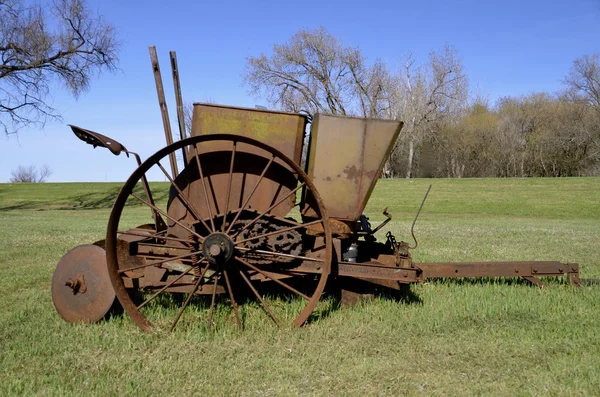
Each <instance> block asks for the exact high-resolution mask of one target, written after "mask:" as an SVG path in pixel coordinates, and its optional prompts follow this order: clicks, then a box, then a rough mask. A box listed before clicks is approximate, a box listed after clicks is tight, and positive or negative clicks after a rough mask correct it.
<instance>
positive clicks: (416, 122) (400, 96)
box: [389, 46, 468, 178]
mask: <svg viewBox="0 0 600 397" xmlns="http://www.w3.org/2000/svg"><path fill="white" fill-rule="evenodd" d="M391 91H392V93H393V95H392V100H391V103H392V106H391V108H390V112H391V114H390V115H389V116H390V118H393V119H397V120H403V121H404V128H403V130H402V140H399V142H398V143H397V144H396V147H395V148H394V150H397V149H398V145H400V144H401V143H403V142H406V141H407V142H408V159H407V167H406V177H407V178H410V177H412V175H413V162H414V156H415V148H416V146H417V145H418V144H419V143H420V142H421V141H422V140H423V138H425V137H430V136H431V135H432V134H433V133H434V131H435V126H436V124H437V123H439V122H441V121H442V120H444V119H448V118H450V117H458V116H459V115H460V113H461V111H462V110H464V108H465V106H466V104H467V99H468V80H467V76H466V74H465V73H464V72H463V66H462V61H461V60H460V58H459V57H458V54H457V51H456V49H455V48H454V47H452V46H445V47H444V49H443V50H442V51H441V52H431V53H430V54H429V62H428V63H427V64H424V65H416V64H415V59H414V58H413V57H412V54H411V55H409V56H408V57H407V58H406V61H405V63H404V65H403V68H402V70H401V71H400V72H399V73H398V74H397V75H396V76H395V77H394V80H393V86H392V88H391ZM393 157H394V156H393Z"/></svg>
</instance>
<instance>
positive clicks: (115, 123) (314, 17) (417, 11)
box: [0, 0, 600, 183]
mask: <svg viewBox="0 0 600 397" xmlns="http://www.w3.org/2000/svg"><path fill="white" fill-rule="evenodd" d="M90 4H91V6H92V8H93V9H95V10H97V11H98V12H99V13H100V14H102V15H104V16H105V17H106V18H107V19H108V20H110V21H111V22H113V23H114V24H115V25H116V27H117V29H118V34H119V36H120V38H121V40H122V41H123V46H122V52H121V55H120V63H119V67H120V69H121V70H120V71H119V72H117V73H116V74H114V75H112V74H103V75H101V76H100V77H99V78H98V79H96V80H95V81H93V83H92V86H91V89H90V91H89V92H87V93H84V94H83V95H82V96H81V97H80V98H78V99H77V100H75V99H74V98H72V97H70V96H69V95H68V94H67V93H66V92H63V91H61V90H60V87H57V89H55V90H54V91H53V97H52V98H51V101H52V104H53V106H54V107H56V108H57V109H58V110H59V111H60V112H61V114H62V116H63V118H64V123H52V124H47V125H46V127H45V128H44V129H43V130H39V129H35V128H32V129H24V130H22V131H21V133H20V134H19V135H18V136H11V137H10V138H5V137H0V183H1V182H7V181H8V179H9V177H10V171H11V169H13V168H15V167H16V166H18V165H20V164H22V165H30V164H34V165H41V164H44V163H46V164H48V165H49V166H50V168H51V169H52V170H53V174H52V176H51V177H50V179H49V180H50V181H52V182H74V181H78V182H79V181H100V182H103V181H124V180H125V179H126V178H127V177H128V176H129V174H130V173H131V172H132V171H133V169H134V165H135V164H134V162H133V160H131V159H127V158H125V157H115V156H113V155H112V154H110V153H109V152H108V151H106V150H101V149H96V150H93V149H92V147H91V146H87V145H85V144H83V143H82V142H81V141H79V140H78V139H77V138H76V137H75V136H74V135H73V134H72V133H71V132H70V129H69V128H68V127H67V126H66V124H75V125H79V126H81V127H84V128H88V129H91V130H95V131H98V132H101V133H104V134H105V135H108V136H111V137H112V138H115V139H117V140H118V141H120V142H121V143H123V144H124V145H125V146H126V147H127V148H128V149H130V150H133V151H137V152H139V153H140V155H142V157H143V158H145V157H147V156H149V155H151V154H152V153H154V152H155V151H156V150H158V149H160V148H161V147H163V146H164V136H163V132H162V131H163V130H162V121H161V117H160V112H159V108H158V103H157V99H156V89H155V86H154V79H153V75H152V70H151V67H150V61H149V55H148V46H149V45H155V46H156V47H157V49H158V53H159V57H160V62H161V68H162V71H163V80H164V82H165V86H166V89H167V100H168V101H169V106H170V113H171V122H172V123H173V127H174V131H176V130H177V129H176V127H175V123H176V114H175V111H174V110H175V107H174V99H173V94H172V87H171V76H170V67H169V58H168V52H169V51H170V50H175V51H177V57H178V63H179V68H180V75H181V80H182V91H183V97H184V100H185V101H186V102H188V101H189V102H191V101H203V100H207V99H210V100H211V101H214V102H216V103H222V104H228V105H238V106H250V107H253V106H254V105H255V104H264V102H263V101H261V100H259V99H254V98H252V97H251V96H250V95H248V93H247V88H246V87H244V86H243V82H242V78H241V76H240V75H241V73H242V72H243V69H244V66H245V58H246V57H247V56H251V55H259V54H260V53H263V52H264V53H267V54H268V53H269V52H270V49H271V48H272V46H273V44H275V43H283V42H286V41H287V40H288V39H289V38H290V37H291V36H292V35H293V34H294V33H295V32H297V31H298V30H299V29H301V28H309V29H310V28H316V27H319V26H324V27H325V28H326V29H327V30H329V32H330V33H332V34H333V35H334V36H336V37H337V38H339V39H341V40H342V41H343V43H344V44H346V45H352V46H358V47H359V48H360V49H361V50H362V51H363V53H364V54H365V55H366V56H367V57H368V58H369V59H374V58H382V59H384V60H385V61H386V62H387V63H388V64H389V65H390V67H391V68H392V69H394V68H397V67H398V66H399V65H400V61H401V59H402V58H403V56H405V55H406V54H407V53H409V52H412V53H413V54H414V56H415V57H416V58H417V59H418V61H420V62H424V61H425V60H426V57H427V54H428V53H429V52H430V51H432V50H439V49H441V48H442V47H443V46H444V45H445V44H451V45H454V46H455V47H456V48H457V50H458V52H459V54H460V56H461V58H462V60H463V63H464V66H465V69H466V72H467V74H468V76H469V80H470V84H471V88H472V89H473V90H474V89H475V88H478V89H479V91H480V92H482V93H484V94H487V95H489V97H490V99H491V101H492V103H493V102H494V101H495V100H496V99H497V98H499V97H502V96H518V95H522V94H528V93H531V92H536V91H548V92H555V91H557V90H559V89H560V88H561V84H560V80H561V79H562V78H563V77H564V76H565V75H566V74H567V73H568V70H569V68H570V66H571V64H572V62H573V60H574V59H575V58H577V57H580V56H582V55H584V54H591V53H594V52H600V0H570V1H564V0H555V1H529V0H521V1H513V0H508V1H493V2H486V1H481V0H480V1H447V0H446V1H423V2H415V1H410V2H403V1H371V2H367V1H361V2H359V1H303V2H291V1H290V2H283V1H281V2H273V1H253V2H227V1H221V2H201V1H170V2H167V1H131V0H130V1H114V0H102V1H97V0H95V1H90Z"/></svg>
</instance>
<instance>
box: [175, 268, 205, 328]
mask: <svg viewBox="0 0 600 397" xmlns="http://www.w3.org/2000/svg"><path fill="white" fill-rule="evenodd" d="M202 280H203V279H202V277H198V281H196V284H194V289H193V290H192V292H190V294H189V295H188V297H187V299H186V300H185V302H184V304H183V306H181V309H179V313H177V317H176V318H175V321H173V325H171V329H169V331H173V330H174V329H175V326H176V325H177V323H178V322H179V319H180V318H181V315H182V314H183V312H184V310H185V309H186V308H187V307H188V305H189V303H190V301H191V300H192V297H193V296H194V294H195V293H196V291H198V287H200V283H201V282H202Z"/></svg>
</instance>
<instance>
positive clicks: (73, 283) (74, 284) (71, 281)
mask: <svg viewBox="0 0 600 397" xmlns="http://www.w3.org/2000/svg"><path fill="white" fill-rule="evenodd" d="M65 285H66V286H67V287H69V288H71V289H72V290H73V291H76V290H78V289H79V287H80V286H81V281H79V280H74V279H72V278H70V279H68V280H67V282H66V283H65Z"/></svg>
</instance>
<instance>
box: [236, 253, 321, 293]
mask: <svg viewBox="0 0 600 397" xmlns="http://www.w3.org/2000/svg"><path fill="white" fill-rule="evenodd" d="M235 260H237V261H238V262H240V263H241V264H242V265H245V266H247V267H249V268H250V269H252V270H254V271H255V272H257V273H260V274H262V275H263V276H264V277H266V278H268V279H269V280H271V281H274V282H275V283H277V284H279V285H281V286H282V287H284V288H286V289H288V290H289V291H291V292H293V293H295V294H296V295H300V296H301V297H303V298H304V299H306V300H310V297H309V296H306V295H304V294H303V293H302V292H300V291H298V290H297V289H295V288H294V287H291V286H289V285H287V284H286V283H284V282H283V281H281V280H279V279H277V278H275V277H273V276H271V275H270V274H268V273H266V272H264V271H262V270H261V269H259V268H258V267H256V266H254V265H253V264H251V263H248V262H246V261H245V260H243V259H242V258H239V257H237V256H236V257H235Z"/></svg>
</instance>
